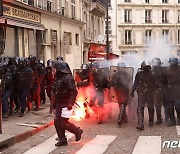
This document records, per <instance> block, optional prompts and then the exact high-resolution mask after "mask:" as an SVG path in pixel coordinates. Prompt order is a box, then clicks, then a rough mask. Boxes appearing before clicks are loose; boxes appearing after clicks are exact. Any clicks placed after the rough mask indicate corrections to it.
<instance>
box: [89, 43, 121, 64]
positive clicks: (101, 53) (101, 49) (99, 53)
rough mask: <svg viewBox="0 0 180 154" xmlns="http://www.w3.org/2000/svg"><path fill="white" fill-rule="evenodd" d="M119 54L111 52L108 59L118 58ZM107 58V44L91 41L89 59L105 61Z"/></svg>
mask: <svg viewBox="0 0 180 154" xmlns="http://www.w3.org/2000/svg"><path fill="white" fill-rule="evenodd" d="M117 58H119V56H118V55H116V54H113V53H109V54H108V59H109V60H110V59H117ZM106 59H107V52H106V45H104V44H96V43H91V44H90V47H89V52H88V61H89V62H93V61H103V60H106Z"/></svg>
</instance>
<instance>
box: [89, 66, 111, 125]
mask: <svg viewBox="0 0 180 154" xmlns="http://www.w3.org/2000/svg"><path fill="white" fill-rule="evenodd" d="M105 71H106V69H105V68H98V69H96V70H94V72H93V84H94V87H95V89H96V91H95V96H94V97H93V99H92V100H91V102H90V106H91V107H94V106H95V101H96V99H97V100H98V106H97V109H96V108H94V112H95V113H96V114H97V119H98V124H102V122H103V110H104V91H105V89H106V88H109V81H108V77H107V74H106V72H105ZM108 71H109V70H108Z"/></svg>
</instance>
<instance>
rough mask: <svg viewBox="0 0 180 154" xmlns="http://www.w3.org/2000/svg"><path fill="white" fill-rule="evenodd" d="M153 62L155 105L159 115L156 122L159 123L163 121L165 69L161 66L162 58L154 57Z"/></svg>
mask: <svg viewBox="0 0 180 154" xmlns="http://www.w3.org/2000/svg"><path fill="white" fill-rule="evenodd" d="M151 64H152V73H153V76H154V81H155V91H154V106H155V108H156V116H157V121H156V123H155V124H156V125H159V124H161V123H162V115H161V106H162V101H163V91H162V88H163V87H162V86H163V69H162V67H161V60H160V58H153V59H152V62H151Z"/></svg>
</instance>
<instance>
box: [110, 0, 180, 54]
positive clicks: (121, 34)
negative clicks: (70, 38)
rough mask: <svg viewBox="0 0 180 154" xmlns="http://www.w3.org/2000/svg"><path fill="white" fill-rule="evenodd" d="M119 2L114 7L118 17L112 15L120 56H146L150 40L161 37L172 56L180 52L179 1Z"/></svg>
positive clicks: (141, 0)
mask: <svg viewBox="0 0 180 154" xmlns="http://www.w3.org/2000/svg"><path fill="white" fill-rule="evenodd" d="M116 2H117V5H116V6H115V7H116V9H114V10H113V11H115V12H116V13H115V14H116V16H114V15H112V16H113V17H114V18H116V22H117V24H116V27H117V52H118V53H119V55H125V54H138V55H141V56H144V55H145V53H146V51H147V48H148V46H149V43H151V42H154V41H158V40H163V42H165V44H167V45H169V46H170V48H171V53H172V54H173V55H180V48H179V47H180V46H179V45H180V1H179V0H116ZM114 3H115V1H113V0H111V4H112V6H113V4H114ZM109 11H111V10H109ZM112 24H113V23H112ZM113 25H114V24H113ZM114 41H116V40H114ZM113 44H115V43H113Z"/></svg>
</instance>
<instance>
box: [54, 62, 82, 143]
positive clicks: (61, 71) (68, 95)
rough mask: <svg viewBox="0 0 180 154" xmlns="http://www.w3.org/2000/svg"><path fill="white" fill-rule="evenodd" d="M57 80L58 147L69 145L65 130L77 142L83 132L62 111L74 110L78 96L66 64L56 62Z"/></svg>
mask: <svg viewBox="0 0 180 154" xmlns="http://www.w3.org/2000/svg"><path fill="white" fill-rule="evenodd" d="M55 68H56V80H55V82H54V84H53V86H52V106H53V109H55V119H54V125H55V128H56V132H57V135H58V138H59V142H58V143H57V144H56V146H62V145H67V138H66V136H65V130H68V131H70V132H71V133H73V134H75V135H76V141H79V140H80V139H81V134H82V133H83V130H82V129H80V128H79V127H76V126H75V125H74V124H72V123H70V122H69V121H68V120H69V118H65V117H63V116H62V115H61V114H62V109H63V108H68V110H71V109H72V106H73V105H74V102H75V100H76V96H77V90H76V86H75V81H74V78H73V76H72V75H71V72H70V71H69V70H68V68H67V65H66V63H64V62H59V61H56V62H55Z"/></svg>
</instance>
